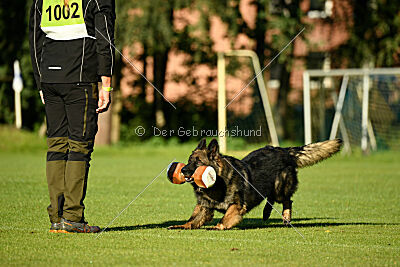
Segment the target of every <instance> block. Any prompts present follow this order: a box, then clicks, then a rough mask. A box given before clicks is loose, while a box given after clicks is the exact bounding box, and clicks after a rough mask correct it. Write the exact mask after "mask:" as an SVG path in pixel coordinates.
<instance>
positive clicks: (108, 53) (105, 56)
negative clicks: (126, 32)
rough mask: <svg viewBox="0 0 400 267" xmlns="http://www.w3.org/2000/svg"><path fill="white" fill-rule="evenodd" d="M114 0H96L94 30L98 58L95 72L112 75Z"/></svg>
mask: <svg viewBox="0 0 400 267" xmlns="http://www.w3.org/2000/svg"><path fill="white" fill-rule="evenodd" d="M114 24H115V0H96V8H95V27H96V29H95V31H96V35H95V37H96V52H97V59H98V68H97V74H98V75H99V76H108V77H111V76H112V75H113V68H114V58H115V55H114Z"/></svg>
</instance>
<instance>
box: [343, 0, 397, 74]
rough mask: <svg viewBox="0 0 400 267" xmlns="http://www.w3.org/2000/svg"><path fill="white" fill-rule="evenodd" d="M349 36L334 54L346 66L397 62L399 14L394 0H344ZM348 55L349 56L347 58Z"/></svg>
mask: <svg viewBox="0 0 400 267" xmlns="http://www.w3.org/2000/svg"><path fill="white" fill-rule="evenodd" d="M348 2H349V4H350V6H351V7H352V10H353V12H352V13H350V17H349V18H348V20H347V21H348V22H349V23H348V26H347V28H348V31H349V34H350V37H349V40H348V41H347V42H346V43H345V44H344V45H342V46H341V47H340V48H339V49H338V51H337V56H338V57H339V58H341V60H340V61H341V62H344V63H345V64H347V65H348V67H354V68H361V67H364V66H375V67H395V66H400V49H399V47H400V16H399V13H398V3H397V2H396V1H386V0H367V1H348ZM349 59H351V60H349Z"/></svg>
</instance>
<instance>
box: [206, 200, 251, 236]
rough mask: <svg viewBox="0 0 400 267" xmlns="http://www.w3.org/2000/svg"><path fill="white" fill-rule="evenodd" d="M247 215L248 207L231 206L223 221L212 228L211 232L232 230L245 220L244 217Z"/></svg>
mask: <svg viewBox="0 0 400 267" xmlns="http://www.w3.org/2000/svg"><path fill="white" fill-rule="evenodd" d="M245 213H246V206H241V205H238V204H233V205H230V206H229V208H228V210H227V211H226V213H225V215H224V217H222V219H221V221H220V222H219V223H218V224H217V225H216V226H214V227H213V228H211V230H227V229H231V228H232V227H234V226H235V225H237V224H238V223H240V222H241V221H242V219H243V215H244V214H245Z"/></svg>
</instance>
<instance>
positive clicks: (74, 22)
mask: <svg viewBox="0 0 400 267" xmlns="http://www.w3.org/2000/svg"><path fill="white" fill-rule="evenodd" d="M68 3H69V9H68V7H66V6H64V1H63V0H43V7H42V20H41V23H40V27H41V29H42V30H43V31H44V32H45V33H46V37H48V38H50V39H53V40H74V39H79V38H84V37H90V38H94V37H93V36H90V35H89V34H88V32H87V29H86V25H85V20H84V17H83V7H82V5H83V4H82V0H69V1H68Z"/></svg>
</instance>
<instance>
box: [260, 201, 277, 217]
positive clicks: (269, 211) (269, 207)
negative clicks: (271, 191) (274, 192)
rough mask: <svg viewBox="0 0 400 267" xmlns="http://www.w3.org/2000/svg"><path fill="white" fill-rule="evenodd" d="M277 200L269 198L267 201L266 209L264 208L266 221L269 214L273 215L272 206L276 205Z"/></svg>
mask: <svg viewBox="0 0 400 267" xmlns="http://www.w3.org/2000/svg"><path fill="white" fill-rule="evenodd" d="M274 203H275V200H269V199H268V200H267V203H265V206H264V210H263V220H264V221H266V220H268V219H269V216H270V215H271V211H272V206H273V205H274Z"/></svg>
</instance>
